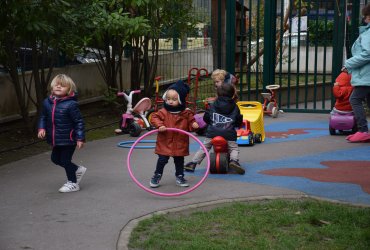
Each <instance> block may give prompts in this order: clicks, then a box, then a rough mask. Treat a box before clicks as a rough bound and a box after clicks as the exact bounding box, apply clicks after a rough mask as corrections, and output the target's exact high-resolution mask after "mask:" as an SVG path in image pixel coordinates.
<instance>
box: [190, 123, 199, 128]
mask: <svg viewBox="0 0 370 250" xmlns="http://www.w3.org/2000/svg"><path fill="white" fill-rule="evenodd" d="M191 126H192V127H193V129H198V128H199V125H198V123H197V122H194V123H193V124H192V125H191Z"/></svg>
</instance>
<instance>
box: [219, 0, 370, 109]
mask: <svg viewBox="0 0 370 250" xmlns="http://www.w3.org/2000/svg"><path fill="white" fill-rule="evenodd" d="M228 2H229V1H228ZM236 3H237V5H238V6H239V8H241V9H240V10H238V9H236V10H235V11H234V13H236V15H235V16H234V18H235V20H236V27H237V29H236V34H235V37H236V38H237V39H236V42H235V43H236V46H235V49H234V50H233V48H231V47H229V48H228V51H229V54H227V55H226V56H227V57H233V56H234V54H235V55H236V56H235V61H234V62H235V65H236V66H235V67H234V65H233V62H230V61H227V63H228V65H227V66H226V67H227V68H228V70H229V71H232V69H233V68H235V74H237V75H238V76H239V79H240V85H239V91H240V92H241V93H242V94H240V97H241V99H242V100H257V101H262V100H263V99H262V95H261V93H263V92H268V91H266V86H267V85H273V84H277V85H279V86H280V89H279V90H278V91H277V92H278V93H277V96H278V102H279V106H280V108H281V109H283V110H284V111H290V112H328V111H330V110H331V108H332V103H333V97H332V91H331V88H332V83H333V81H334V80H335V78H336V76H337V75H338V74H339V73H340V68H341V66H342V65H343V60H344V59H345V57H346V56H348V57H349V56H350V55H349V54H348V52H349V50H350V49H349V48H350V46H351V44H352V43H353V41H354V40H355V39H356V38H357V35H358V32H357V30H358V26H359V25H358V24H359V11H360V9H361V8H362V7H363V6H364V5H365V4H366V3H367V1H345V0H333V1H330V0H321V1H319V0H316V1H314V0H306V1H303V0H294V1H293V0H286V1H251V0H238V1H236ZM230 7H232V6H231V5H230ZM228 13H233V12H232V11H230V12H228ZM231 15H232V14H231ZM229 19H232V18H229ZM227 32H229V31H227ZM230 32H233V31H232V30H231V31H230ZM356 32H357V34H356ZM346 34H347V35H346ZM226 36H227V37H232V35H231V34H227V35H226ZM230 54H231V55H230ZM346 54H348V55H346ZM230 64H232V65H230Z"/></svg>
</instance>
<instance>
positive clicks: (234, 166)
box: [229, 161, 245, 174]
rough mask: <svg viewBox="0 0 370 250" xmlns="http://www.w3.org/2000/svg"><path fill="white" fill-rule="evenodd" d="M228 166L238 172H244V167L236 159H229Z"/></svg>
mask: <svg viewBox="0 0 370 250" xmlns="http://www.w3.org/2000/svg"><path fill="white" fill-rule="evenodd" d="M229 168H231V169H233V170H235V171H236V172H237V173H238V174H245V170H244V168H242V167H241V166H240V164H239V162H237V161H230V163H229Z"/></svg>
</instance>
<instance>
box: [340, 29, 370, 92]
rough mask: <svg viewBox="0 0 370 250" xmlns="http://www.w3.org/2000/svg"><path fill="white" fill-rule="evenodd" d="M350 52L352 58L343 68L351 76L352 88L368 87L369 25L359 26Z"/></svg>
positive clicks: (369, 64) (369, 63) (369, 57)
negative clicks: (358, 33)
mask: <svg viewBox="0 0 370 250" xmlns="http://www.w3.org/2000/svg"><path fill="white" fill-rule="evenodd" d="M351 52H352V57H351V58H349V59H348V60H346V63H345V64H344V66H345V67H346V68H347V70H348V72H349V73H351V74H352V80H351V84H352V86H370V24H368V25H366V26H360V35H359V37H358V38H357V40H356V41H355V42H354V44H353V46H352V49H351Z"/></svg>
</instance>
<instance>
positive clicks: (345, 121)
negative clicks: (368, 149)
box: [329, 109, 357, 135]
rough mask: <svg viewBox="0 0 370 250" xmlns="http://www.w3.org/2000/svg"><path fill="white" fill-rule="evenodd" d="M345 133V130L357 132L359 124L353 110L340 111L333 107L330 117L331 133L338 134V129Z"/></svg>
mask: <svg viewBox="0 0 370 250" xmlns="http://www.w3.org/2000/svg"><path fill="white" fill-rule="evenodd" d="M337 130H338V132H339V133H341V134H343V132H349V133H352V134H354V133H356V132H357V124H356V120H355V116H354V114H353V111H340V110H337V109H333V110H332V111H331V113H330V117H329V133H330V134H331V135H336V131H337Z"/></svg>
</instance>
